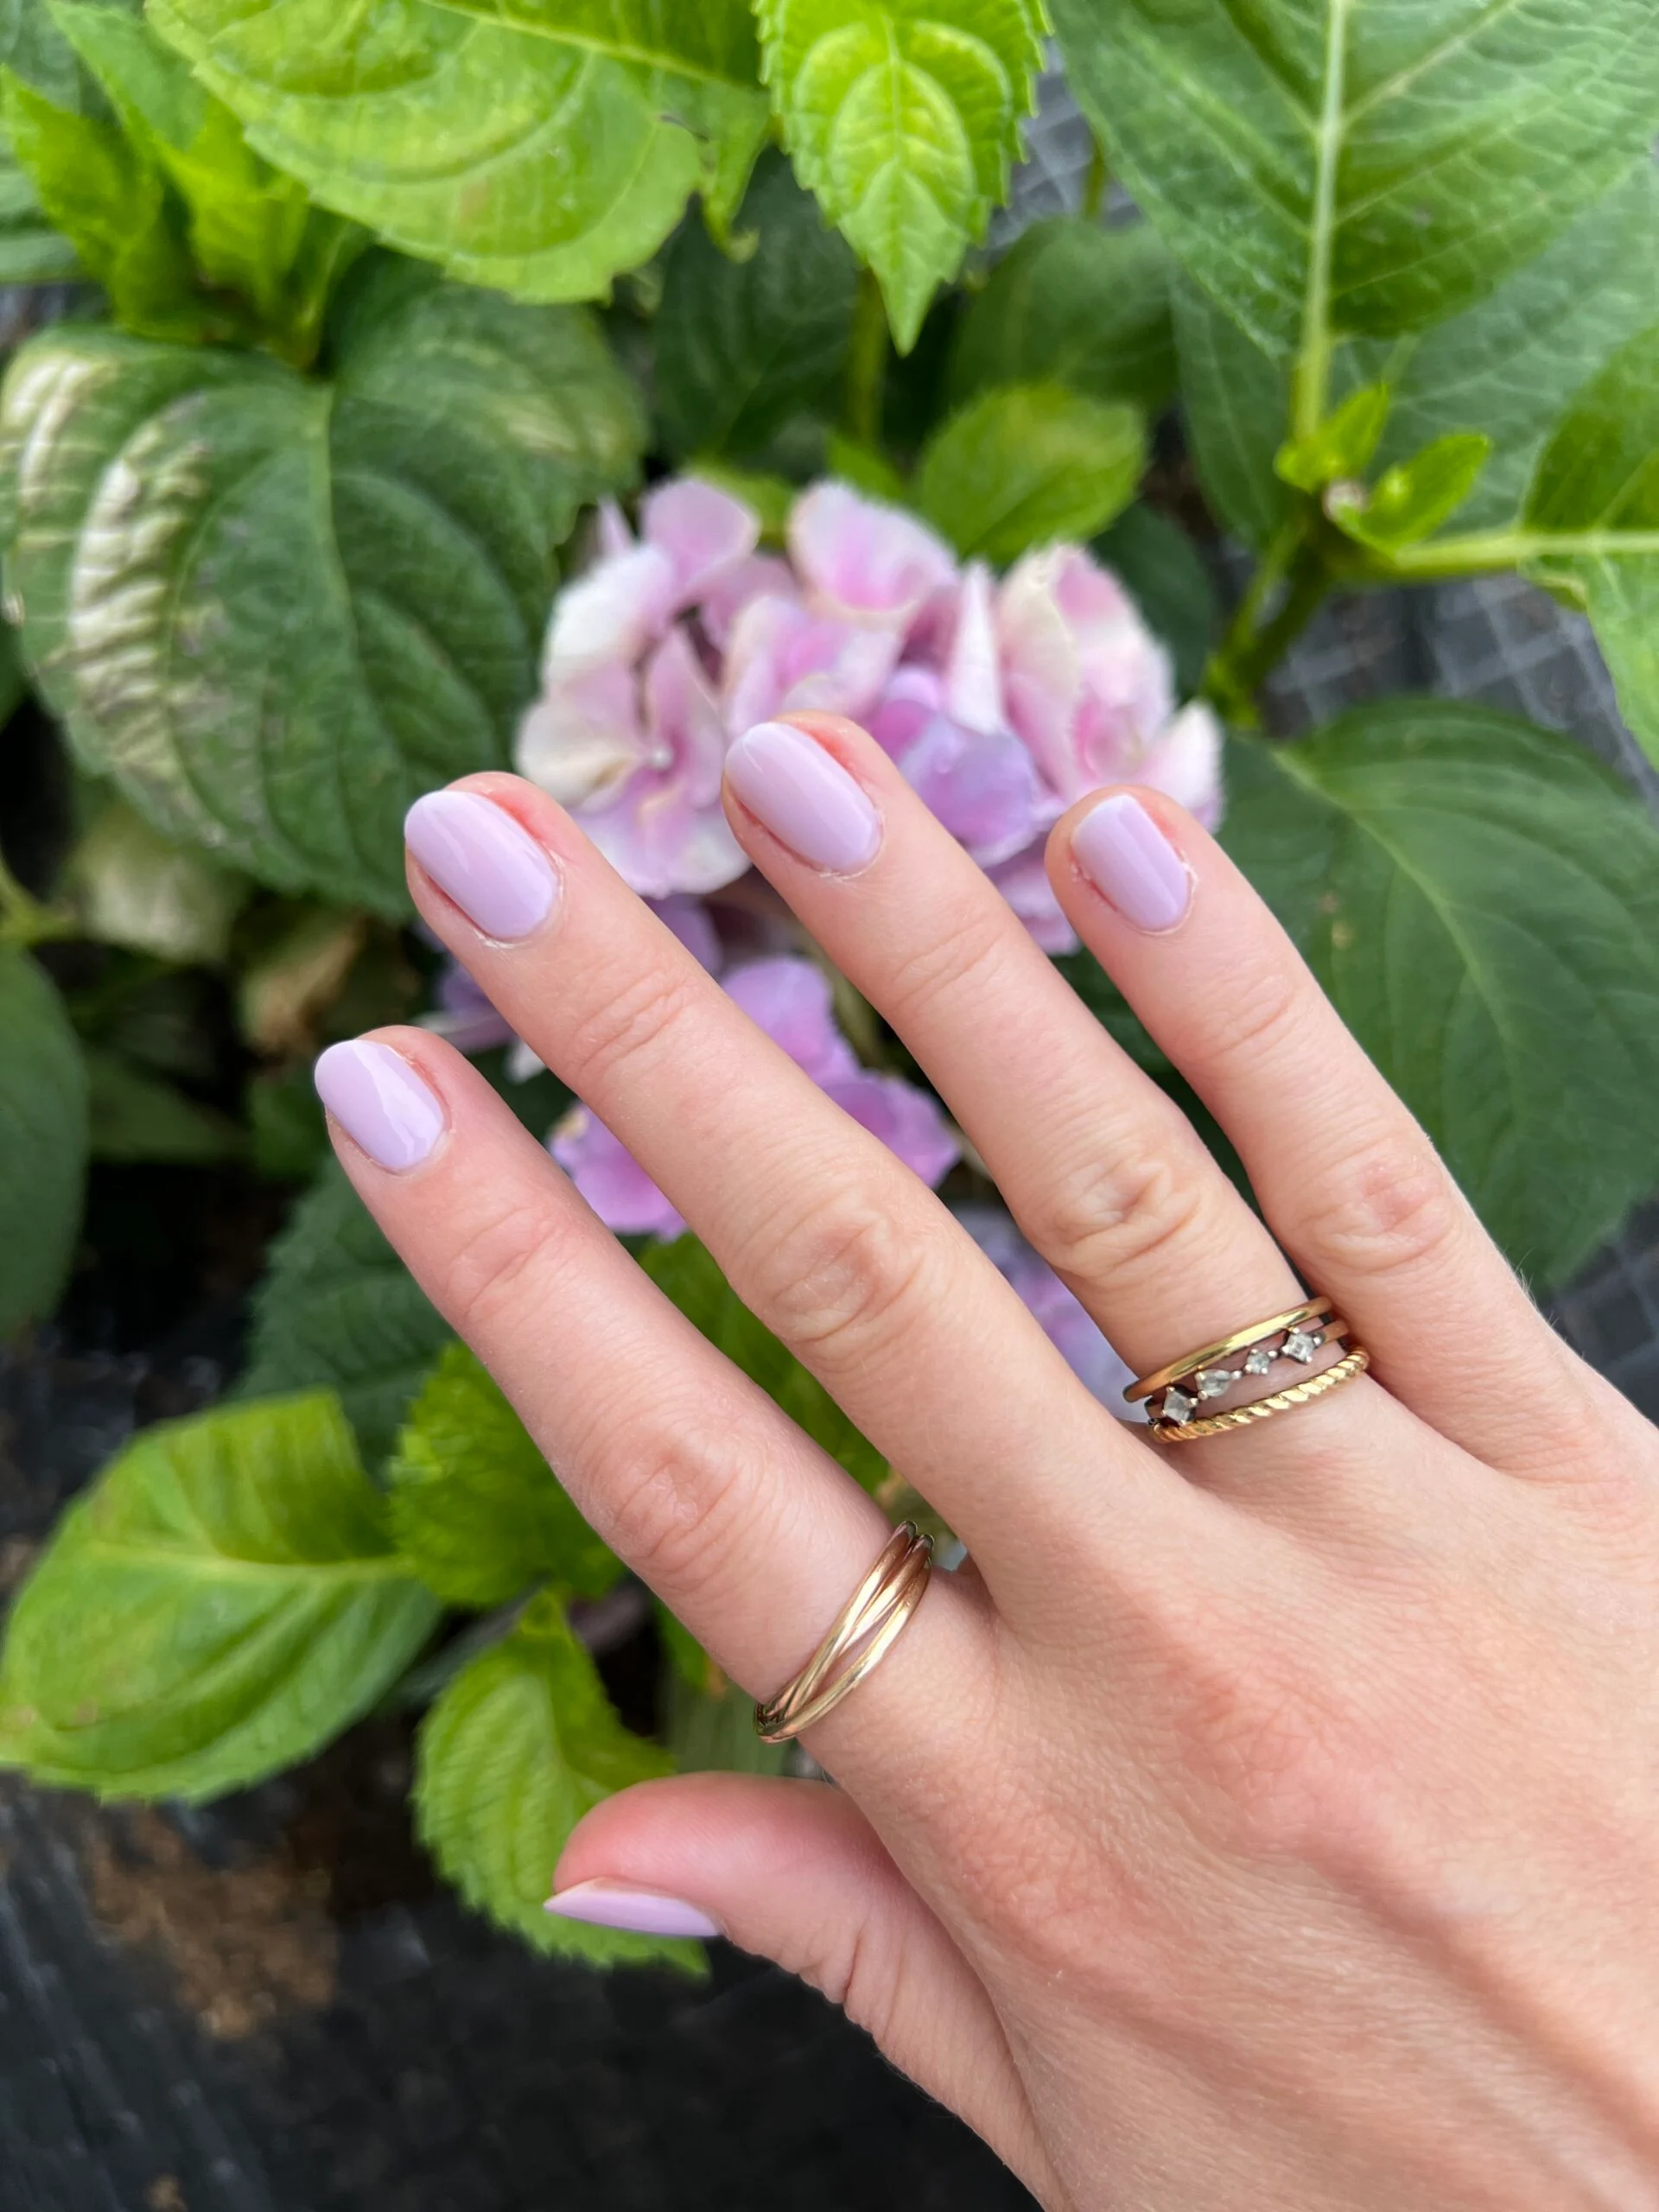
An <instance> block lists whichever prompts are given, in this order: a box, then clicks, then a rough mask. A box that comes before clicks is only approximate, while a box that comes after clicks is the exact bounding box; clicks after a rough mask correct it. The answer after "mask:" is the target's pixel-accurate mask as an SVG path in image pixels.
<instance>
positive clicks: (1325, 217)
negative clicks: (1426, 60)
mask: <svg viewBox="0 0 1659 2212" xmlns="http://www.w3.org/2000/svg"><path fill="white" fill-rule="evenodd" d="M1353 5H1354V0H1331V13H1330V16H1329V18H1328V20H1327V22H1326V25H1325V84H1324V93H1323V98H1322V99H1321V101H1320V104H1319V129H1318V133H1317V136H1316V138H1315V141H1314V169H1313V221H1312V223H1311V225H1310V226H1309V238H1308V262H1307V286H1306V291H1305V292H1304V294H1303V296H1302V335H1301V345H1300V348H1299V350H1298V355H1297V361H1296V368H1295V372H1294V377H1293V378H1292V384H1293V390H1292V392H1291V426H1290V427H1291V435H1292V436H1293V437H1295V438H1311V437H1312V436H1313V433H1314V432H1315V430H1317V429H1319V424H1320V423H1322V422H1323V421H1324V419H1325V397H1326V395H1327V393H1328V391H1329V389H1330V384H1331V256H1332V250H1333V247H1334V245H1335V240H1336V224H1337V169H1338V162H1339V160H1340V156H1341V153H1342V124H1343V111H1344V103H1345V101H1346V99H1347V74H1348V17H1349V15H1350V13H1351V10H1352V8H1353Z"/></svg>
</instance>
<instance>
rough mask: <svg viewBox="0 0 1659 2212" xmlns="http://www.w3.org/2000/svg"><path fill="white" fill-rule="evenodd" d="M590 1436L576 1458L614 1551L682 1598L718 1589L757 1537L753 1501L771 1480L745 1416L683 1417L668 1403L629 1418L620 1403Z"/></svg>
mask: <svg viewBox="0 0 1659 2212" xmlns="http://www.w3.org/2000/svg"><path fill="white" fill-rule="evenodd" d="M587 1434H588V1444H587V1447H586V1449H585V1450H584V1448H583V1447H582V1445H581V1444H579V1445H578V1446H577V1448H576V1452H575V1458H576V1459H577V1460H578V1461H579V1462H580V1463H581V1464H582V1465H583V1467H584V1469H585V1470H586V1471H587V1473H588V1485H587V1486H588V1489H589V1490H590V1491H591V1494H592V1510H593V1513H594V1519H595V1522H596V1523H598V1524H599V1526H600V1533H601V1535H603V1536H604V1537H605V1539H606V1541H607V1542H608V1543H609V1544H610V1546H611V1548H612V1549H613V1551H615V1552H616V1553H617V1554H619V1556H620V1557H621V1558H623V1559H626V1560H627V1562H628V1564H629V1566H630V1567H632V1568H633V1569H634V1570H635V1572H636V1573H639V1575H640V1576H641V1577H642V1578H643V1579H644V1580H645V1581H646V1582H648V1583H650V1584H651V1586H652V1588H653V1589H658V1590H661V1591H664V1592H670V1591H671V1592H673V1593H674V1597H675V1598H676V1599H684V1598H685V1597H686V1596H687V1595H688V1594H690V1595H692V1596H695V1595H696V1592H699V1591H702V1590H705V1589H711V1588H717V1587H719V1586H720V1585H721V1582H722V1581H723V1580H724V1577H725V1573H726V1569H727V1567H728V1563H729V1561H730V1560H731V1559H732V1558H733V1557H734V1554H736V1553H738V1552H739V1551H740V1550H741V1549H742V1548H744V1547H745V1546H746V1545H747V1543H749V1542H751V1541H753V1533H754V1510H753V1509H754V1501H755V1498H756V1497H757V1496H758V1495H759V1494H760V1491H761V1487H762V1485H763V1484H764V1482H765V1480H766V1474H767V1469H766V1466H765V1465H762V1464H760V1461H759V1460H758V1459H756V1457H755V1456H754V1454H753V1449H752V1447H751V1445H750V1441H749V1440H748V1439H747V1436H746V1435H745V1433H744V1429H743V1427H742V1424H741V1419H740V1418H739V1417H737V1416H736V1415H735V1414H734V1415H733V1416H732V1417H731V1418H727V1419H722V1418H720V1417H719V1408H712V1409H709V1408H698V1409H696V1410H694V1411H690V1412H687V1413H685V1414H683V1416H682V1415H680V1414H678V1413H677V1411H676V1409H675V1408H673V1407H671V1406H664V1405H660V1404H659V1405H653V1406H652V1408H651V1410H650V1412H649V1413H647V1414H637V1413H636V1414H632V1416H630V1415H627V1414H624V1413H622V1412H621V1411H620V1409H618V1408H614V1407H612V1408H610V1415H609V1418H608V1419H606V1420H603V1421H594V1422H592V1423H590V1425H589V1427H588V1432H587Z"/></svg>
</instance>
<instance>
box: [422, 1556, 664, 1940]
mask: <svg viewBox="0 0 1659 2212" xmlns="http://www.w3.org/2000/svg"><path fill="white" fill-rule="evenodd" d="M672 1764H673V1763H672V1761H671V1760H670V1759H669V1758H666V1757H665V1756H664V1753H663V1752H662V1751H658V1748H657V1746H656V1745H654V1744H648V1743H646V1742H645V1740H644V1738H641V1737H639V1736H635V1735H632V1734H630V1732H628V1730H627V1729H626V1728H625V1727H624V1726H622V1724H621V1722H620V1720H619V1719H617V1717H616V1714H615V1713H614V1712H613V1710H612V1707H611V1702H610V1700H609V1699H608V1698H607V1696H606V1694H605V1690H604V1687H603V1685H602V1684H601V1681H600V1679H599V1676H598V1675H597V1674H596V1673H595V1672H594V1662H593V1661H592V1660H591V1659H590V1658H589V1657H588V1654H587V1653H586V1652H585V1651H584V1650H583V1649H582V1646H581V1644H580V1643H577V1641H576V1639H575V1637H574V1636H573V1635H572V1634H571V1632H570V1629H569V1624H568V1623H567V1622H566V1620H565V1618H564V1613H563V1609H562V1608H561V1606H560V1605H559V1604H558V1602H557V1601H556V1599H553V1598H551V1597H550V1596H546V1595H543V1596H542V1597H539V1598H537V1599H532V1601H531V1604H530V1605H529V1606H527V1607H526V1609H525V1611H524V1614H523V1616H522V1617H521V1618H520V1619H519V1621H518V1625H517V1626H516V1627H515V1628H514V1629H513V1630H512V1634H511V1635H509V1636H508V1637H505V1639H504V1640H503V1641H502V1642H501V1643H498V1644H496V1645H494V1646H493V1648H492V1649H489V1650H488V1651H483V1652H480V1654H479V1656H477V1657H476V1658H475V1659H473V1660H470V1661H469V1662H467V1666H466V1667H465V1668H463V1669H462V1670H461V1673H460V1674H459V1675H456V1677H455V1679H454V1681H452V1682H451V1683H450V1684H449V1685H448V1688H446V1689H445V1690H444V1691H443V1693H442V1695H441V1696H440V1697H439V1698H438V1700H437V1702H436V1703H435V1705H434V1706H433V1707H432V1709H431V1711H430V1712H429V1713H428V1714H427V1717H426V1719H425V1720H424V1721H423V1724H422V1726H421V1733H420V1742H419V1750H418V1758H417V1766H416V1780H415V1808H416V1824H417V1827H418V1829H419V1833H420V1837H421V1840H422V1842H423V1843H424V1844H425V1846H426V1847H427V1849H428V1850H429V1852H430V1853H432V1856H433V1858H434V1859H435V1860H436V1861H437V1864H438V1868H439V1871H440V1872H442V1874H443V1875H444V1876H445V1878H447V1879H448V1880H449V1881H451V1882H453V1883H454V1885H455V1887H456V1888H457V1889H458V1890H459V1891H461V1896H462V1897H464V1898H465V1899H466V1901H467V1904H469V1905H471V1906H472V1907H473V1908H474V1910H476V1911H479V1912H482V1913H485V1914H486V1915H487V1916H489V1918H490V1919H492V1920H493V1921H495V1922H496V1923H498V1925H499V1926H500V1927H503V1928H506V1929H511V1930H512V1932H513V1933H514V1934H515V1935H517V1936H522V1937H523V1938H524V1941H525V1942H527V1943H529V1944H530V1945H531V1948H533V1949H535V1950H537V1951H544V1952H549V1953H556V1954H559V1955H563V1956H566V1957H574V1958H582V1959H589V1960H592V1961H595V1962H596V1963H601V1964H612V1965H621V1964H625V1963H629V1962H636V1963H644V1962H649V1961H662V1962H664V1963H665V1964H669V1965H673V1966H677V1967H683V1968H686V1969H688V1970H689V1971H691V1972H693V1973H695V1972H698V1971H700V1970H701V1968H702V1959H703V1955H702V1949H701V1948H700V1947H699V1946H698V1945H696V1944H695V1943H688V1942H664V1940H662V1939H661V1938H660V1937H657V1936H632V1935H626V1934H623V1933H620V1932H619V1931H617V1930H614V1929H605V1928H592V1927H586V1926H584V1925H582V1923H580V1922H577V1921H572V1920H560V1919H556V1918H555V1917H554V1916H553V1915H552V1914H550V1913H549V1912H546V1911H544V1910H543V1906H544V1904H545V1903H546V1901H547V1897H548V1895H549V1892H550V1891H551V1889H552V1886H553V1872H554V1869H555V1867H556V1866H557V1865H558V1860H559V1854H560V1853H561V1852H562V1851H563V1848H564V1845H565V1840H566V1839H567V1838H568V1837H569V1834H570V1832H571V1830H572V1829H573V1828H574V1827H575V1825H576V1822H577V1821H579V1820H581V1818H582V1815H583V1814H584V1813H587V1812H588V1811H590V1810H591V1809H592V1808H593V1807H594V1806H595V1805H596V1804H598V1803H599V1802H600V1801H601V1798H604V1797H608V1796H612V1795H613V1793H614V1792H615V1791H616V1790H619V1789H626V1788H627V1787H628V1785H629V1784H630V1783H635V1782H645V1781H648V1780H650V1779H651V1778H652V1777H655V1776H658V1775H663V1774H667V1773H670V1772H671V1770H672Z"/></svg>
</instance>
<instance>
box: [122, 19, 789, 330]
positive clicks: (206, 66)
mask: <svg viewBox="0 0 1659 2212" xmlns="http://www.w3.org/2000/svg"><path fill="white" fill-rule="evenodd" d="M149 14H150V21H151V22H153V23H154V24H155V25H156V29H158V30H159V31H160V32H161V34H162V36H163V37H164V38H166V39H168V41H170V42H171V43H172V44H173V45H175V46H176V47H177V48H179V50H180V52H181V53H182V54H184V56H185V57H186V59H187V60H188V61H189V62H190V63H191V65H192V67H194V70H195V71H196V73H197V75H198V76H199V77H200V79H201V81H202V82H203V83H204V84H205V85H206V86H207V88H208V90H209V91H210V92H213V93H214V94H216V95H217V97H218V98H219V99H221V100H223V101H224V102H225V103H226V105H227V106H228V107H230V108H231V109H232V111H234V112H235V113H236V114H237V115H238V117H239V118H241V121H242V123H243V124H244V126H245V129H246V130H247V134H248V138H249V141H250V143H251V144H252V145H253V146H254V147H255V148H256V149H257V151H258V152H260V153H261V154H263V155H264V156H265V158H266V159H267V160H269V161H270V162H273V163H274V164H275V165H276V167H277V168H279V169H283V170H285V171H286V172H287V173H288V174H289V175H291V176H295V177H297V178H298V179H299V181H301V183H302V184H303V185H304V186H305V188H306V189H307V191H308V193H309V194H310V195H311V197H312V198H313V199H314V200H317V201H318V202H320V203H321V205H322V206H323V207H332V208H334V209H335V210H336V211H337V212H338V213H340V214H343V215H349V216H351V217H353V219H355V220H357V221H358V222H360V223H365V224H366V225H367V226H369V228H370V229H372V230H373V231H376V232H378V233H379V235H380V236H381V237H382V238H385V239H387V240H388V241H389V242H390V243H391V244H392V245H398V246H402V247H403V248H404V250H405V251H408V252H410V253H414V254H418V255H420V256H422V257H423V258H425V259H428V260H431V261H435V262H438V263H440V264H442V266H443V267H444V268H446V269H447V270H448V271H449V273H450V274H451V275H453V276H455V277H464V278H466V279H467V280H468V281H469V282H471V283H476V284H486V285H489V286H492V287H493V288H496V289H500V290H502V291H505V292H511V293H512V294H514V295H516V296H518V298H520V299H526V300H538V301H547V300H550V301H559V300H584V299H595V298H601V297H604V296H607V295H608V292H609V289H610V283H611V279H612V278H613V277H614V276H615V275H616V274H617V273H618V272H619V271H620V270H626V269H634V268H637V267H638V266H639V264H640V263H642V262H644V261H647V260H649V259H650V257H651V256H652V254H653V253H655V252H656V251H657V249H658V246H660V245H662V244H663V242H664V239H665V238H667V237H668V235H669V233H670V232H671V230H672V229H673V227H674V226H675V224H676V222H677V220H678V219H679V217H680V213H681V211H682V209H683V207H684V206H685V201H686V197H687V195H688V194H690V193H691V192H693V191H696V190H701V191H702V193H703V194H705V196H706V198H707V199H708V200H709V206H710V209H711V212H712V213H713V214H714V215H715V218H716V219H719V220H725V219H729V217H730V214H731V212H732V210H733V209H734V207H735V206H736V205H737V203H738V201H739V200H741V198H742V193H743V186H744V183H745V181H746V180H747V175H748V171H749V168H750V166H751V164H752V163H753V159H754V156H755V154H756V152H757V151H758V149H759V148H760V142H761V138H762V136H763V134H764V132H765V130H766V99H765V96H764V94H763V93H762V92H761V91H760V87H759V86H758V84H757V82H756V59H757V57H756V52H755V44H754V32H753V24H752V22H751V20H750V17H749V12H748V10H747V7H746V6H745V5H744V4H743V0H699V3H698V4H697V5H696V6H695V7H663V6H660V5H658V4H657V0H557V4H555V0H455V3H454V4H440V0H362V3H361V4H360V5H359V6H357V7H355V8H353V9H349V10H344V11H342V10H340V8H339V7H338V6H337V5H336V4H335V0H251V4H250V0H152V4H151V7H150V11H149Z"/></svg>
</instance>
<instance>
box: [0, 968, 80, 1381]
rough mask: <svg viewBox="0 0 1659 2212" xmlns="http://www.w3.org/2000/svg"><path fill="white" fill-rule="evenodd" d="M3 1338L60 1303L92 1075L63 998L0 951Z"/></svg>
mask: <svg viewBox="0 0 1659 2212" xmlns="http://www.w3.org/2000/svg"><path fill="white" fill-rule="evenodd" d="M0 1160H3V1161H5V1163H6V1166H5V1167H4V1169H3V1172H0V1339H3V1338H7V1337H9V1336H10V1335H11V1334H12V1333H13V1332H14V1331H15V1330H17V1329H20V1328H21V1327H22V1325H23V1324H24V1322H25V1321H34V1320H38V1319H40V1318H41V1315H43V1314H46V1313H50V1312H51V1310H52V1308H53V1306H54V1305H55V1304H56V1303H57V1298H58V1293H59V1292H60V1290H61V1289H62V1287H63V1280H64V1277H65V1276H66V1275H67V1274H68V1272H69V1262H70V1260H71V1258H72V1257H73V1253H74V1249H75V1236H76V1234H77V1232H78V1231H79V1227H80V1205H81V1189H82V1185H83V1184H84V1182H85V1179H86V1069H85V1067H84V1065H82V1061H81V1056H80V1046H79V1045H78V1044H77V1042H76V1041H75V1033H74V1032H73V1030H72V1029H71V1028H70V1027H69V1018H68V1016H67V1014H65V1012H64V1010H63V1001H62V1000H61V999H60V997H59V996H58V994H57V992H56V991H55V990H54V988H53V986H52V984H51V983H50V982H49V981H48V978H47V975H46V971H45V970H44V969H42V968H41V966H40V964H39V963H38V962H36V961H35V960H34V959H32V958H31V957H29V954H28V953H27V952H24V951H22V950H19V949H18V948H17V947H16V946H10V947H4V946H0Z"/></svg>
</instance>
